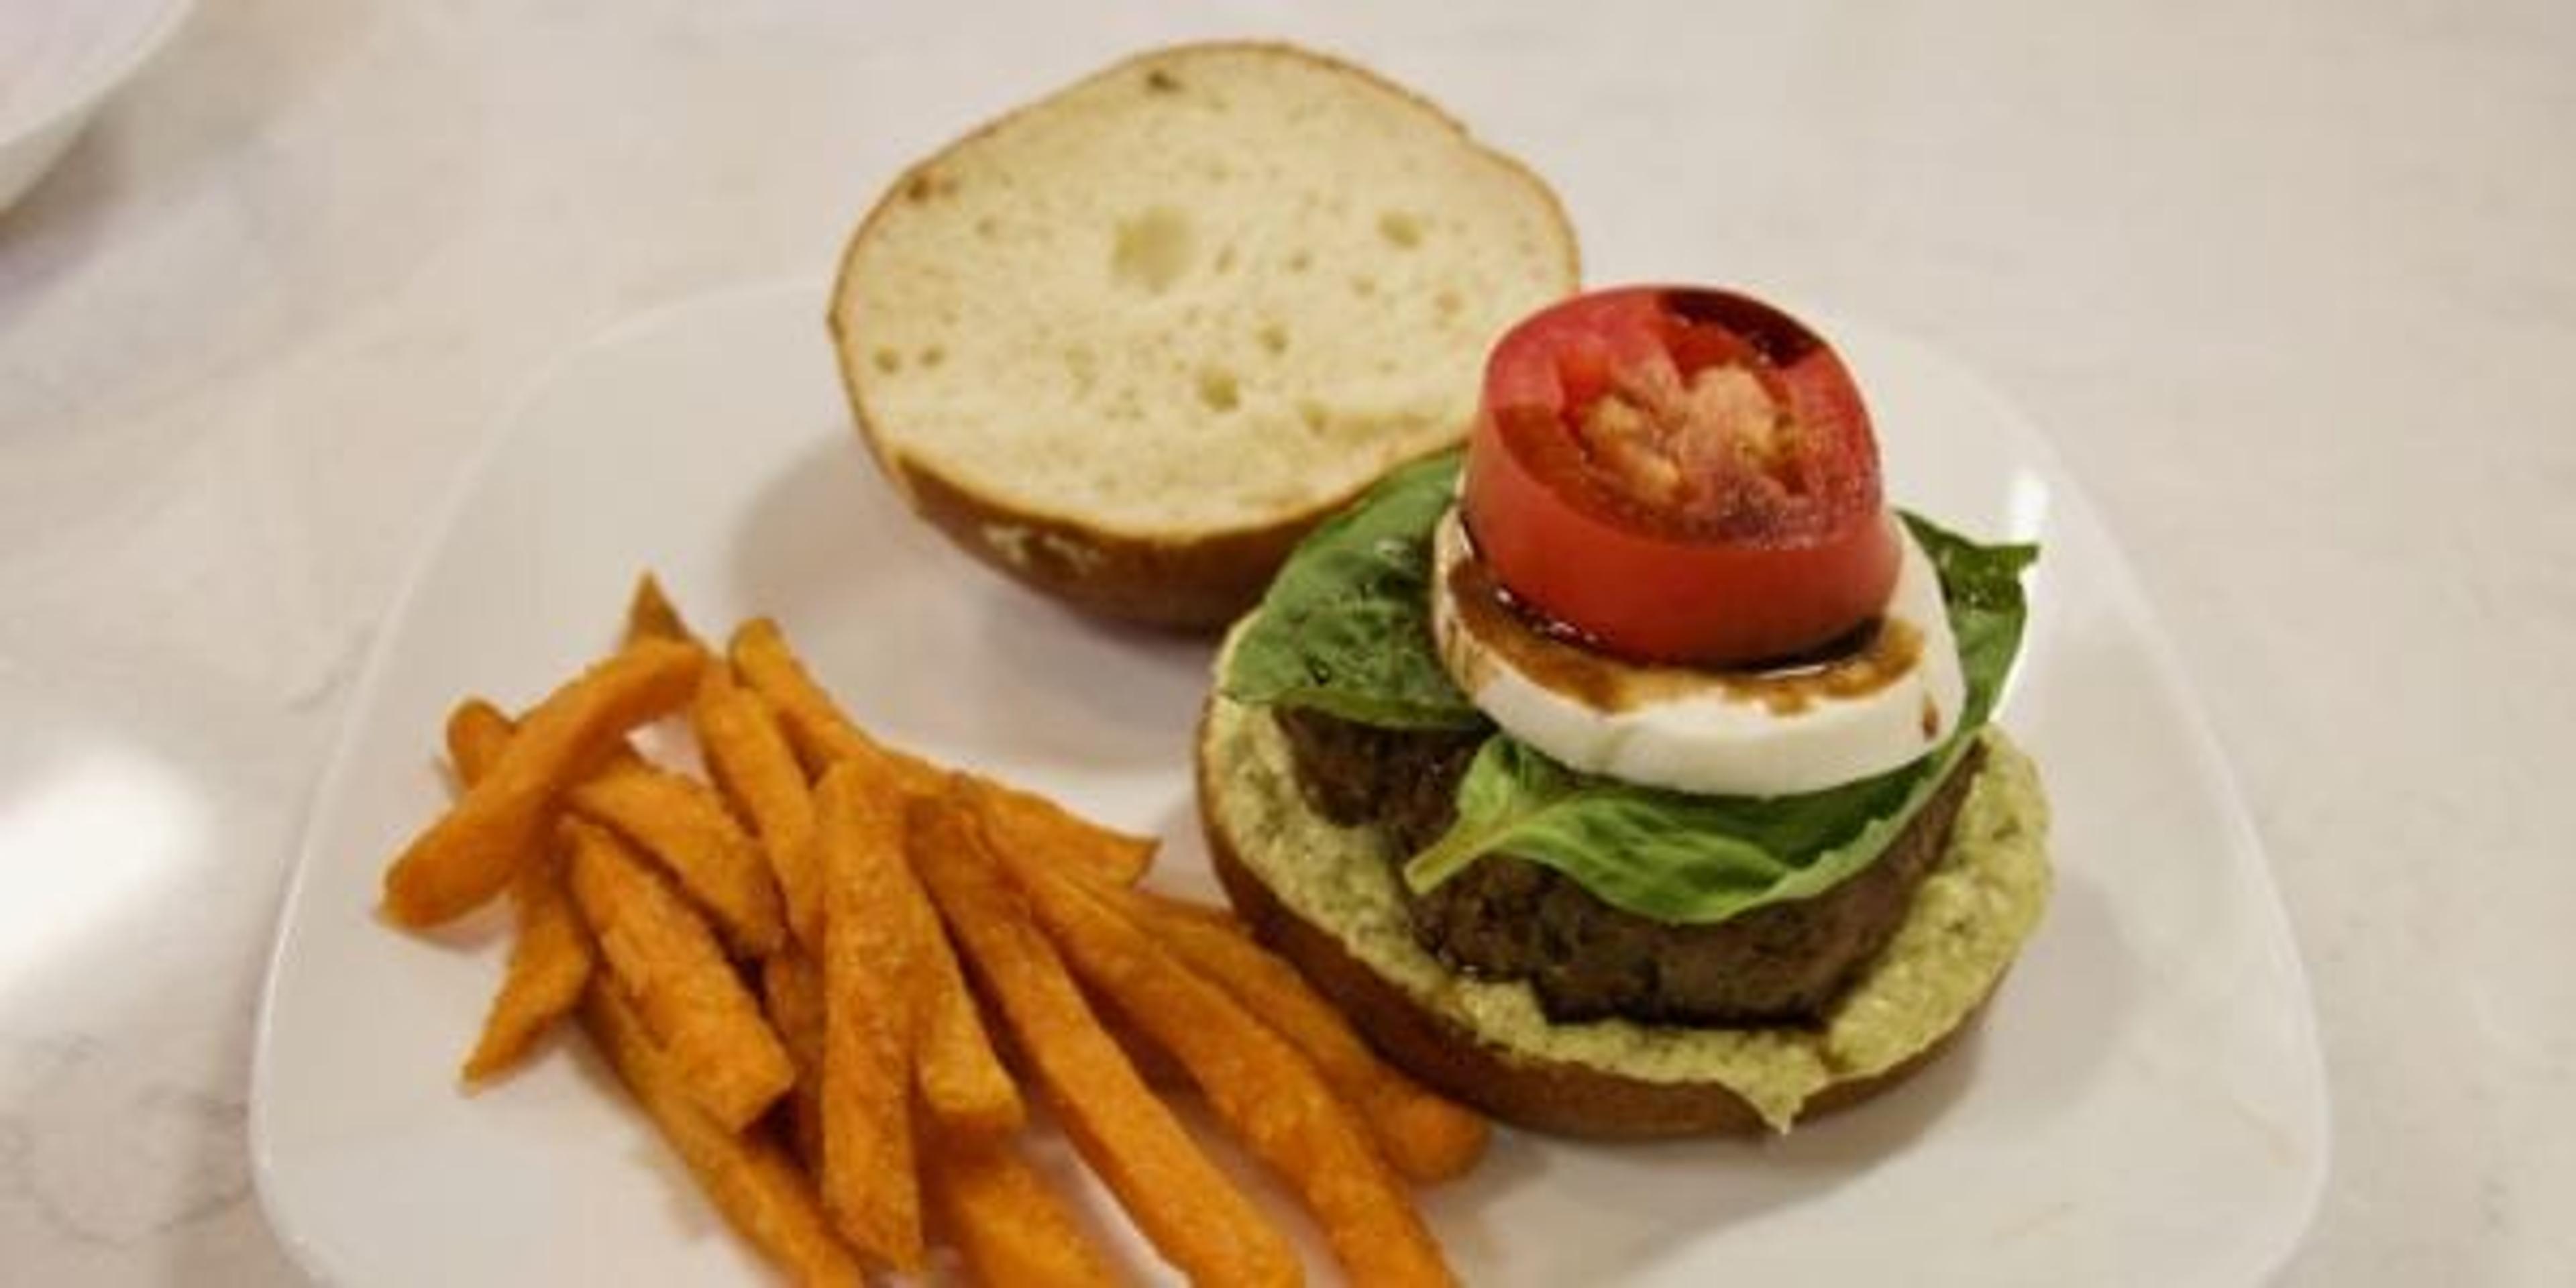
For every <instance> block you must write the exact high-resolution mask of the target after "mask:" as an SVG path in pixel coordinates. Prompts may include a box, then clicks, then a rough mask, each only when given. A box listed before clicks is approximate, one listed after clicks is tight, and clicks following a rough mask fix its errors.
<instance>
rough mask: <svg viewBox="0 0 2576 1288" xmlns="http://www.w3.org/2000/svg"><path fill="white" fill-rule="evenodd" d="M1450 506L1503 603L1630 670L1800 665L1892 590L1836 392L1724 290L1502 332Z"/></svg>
mask: <svg viewBox="0 0 2576 1288" xmlns="http://www.w3.org/2000/svg"><path fill="white" fill-rule="evenodd" d="M1461 504H1462V508H1463V510H1464V514H1465V519H1466V524H1467V532H1468V535H1469V537H1470V538H1471V539H1472V540H1473V542H1474V544H1475V547H1476V551H1477V554H1478V556H1479V557H1480V558H1482V559H1484V560H1485V561H1486V563H1487V565H1488V566H1489V567H1490V568H1491V569H1492V571H1493V574H1494V577H1495V580H1497V581H1499V582H1500V583H1502V585H1503V587H1504V589H1506V590H1507V591H1509V592H1510V593H1511V596H1512V598H1513V599H1514V600H1516V601H1518V602H1519V603H1520V605H1521V606H1523V607H1524V608H1526V609H1529V610H1532V611H1535V612H1537V613H1539V614H1541V615H1543V616H1545V617H1546V618H1548V619H1550V621H1551V622H1552V623H1554V624H1556V625H1559V626H1561V627H1564V628H1566V629H1569V630H1571V631H1572V632H1574V633H1575V634H1578V635H1580V636H1583V637H1585V638H1586V639H1587V640H1589V641H1590V642H1591V643H1592V645H1593V646H1594V647H1596V648H1599V649H1601V650H1602V651H1604V652H1608V653H1613V654H1617V655H1620V656H1623V657H1629V658H1634V659H1638V660H1641V661H1656V662H1678V663H1689V664H1694V665H1702V666H1712V667H1741V666H1748V665H1755V664H1760V663H1764V662H1770V661H1776V660H1780V659H1784V658H1790V657H1795V656H1797V655H1799V654H1802V653H1807V652H1810V651H1812V650H1815V649H1817V648H1819V647H1822V646H1824V645H1826V644H1829V643H1831V642H1833V641H1834V640H1836V639H1837V638H1839V637H1841V636H1843V635H1846V634H1848V633H1849V632H1851V631H1852V630H1854V629H1855V628H1857V627H1859V626H1860V625H1861V624H1862V623H1864V622H1866V621H1868V620H1869V619H1870V618H1872V617H1874V616H1876V615H1877V614H1878V613H1879V611H1880V610H1881V609H1883V608H1884V607H1885V606H1886V603H1887V597H1888V593H1889V592H1890V591H1891V590H1893V589H1894V588H1895V585H1896V567H1897V558H1898V545H1897V540H1896V530H1895V527H1894V526H1893V523H1892V521H1891V519H1890V517H1889V516H1888V514H1887V512H1886V507H1885V505H1884V502H1883V501H1882V499H1881V496H1880V491H1879V475H1878V444H1877V442H1876V440H1875V439H1873V438H1872V437H1871V435H1870V426H1869V413H1868V412H1867V411H1866V410H1865V409H1864V408H1863V407H1862V405H1861V400H1860V391H1859V390H1858V389H1856V388H1855V387H1854V386H1853V384H1852V379H1851V373H1850V372H1849V371H1848V370H1846V369H1845V368H1844V367H1843V364H1842V360H1841V359H1839V358H1837V357H1835V356H1834V352H1833V350H1832V349H1831V348H1829V347H1827V346H1826V344H1825V342H1824V341H1823V340H1822V339H1819V338H1818V337H1817V336H1816V335H1815V333H1813V332H1811V331H1809V330H1808V329H1807V328H1806V327H1805V326H1803V325H1801V324H1799V323H1798V322H1797V320H1795V319H1793V318H1791V317H1789V316H1788V315H1787V314H1784V313H1782V312H1780V311H1779V310H1777V309H1774V308H1772V307H1771V306H1769V305H1767V304H1764V303H1762V302H1760V301H1758V300H1754V299H1751V298H1748V297H1746V296H1742V295H1736V294H1732V293H1729V292H1725V291H1716V290H1706V289H1700V288H1693V287H1661V286H1639V287H1624V288H1620V289H1616V290H1607V291H1596V292H1593V293H1591V294H1587V295H1579V296H1576V297H1574V298H1573V299H1570V300H1566V301H1564V302H1562V303H1560V304H1557V305H1554V306H1552V307H1550V308H1548V309H1545V310H1543V311H1541V312H1539V313H1537V314H1535V315H1533V316H1531V317H1530V318H1528V319H1527V320H1525V321H1523V322H1522V323H1521V324H1520V325H1519V326H1517V327H1515V328H1513V329H1512V330H1511V331H1510V332H1509V333H1508V334H1506V335H1505V336H1504V337H1503V339H1502V341H1501V343H1499V344H1498V345H1496V346H1495V348H1494V352H1493V356H1492V357H1491V358H1490V359H1489V360H1488V362H1487V364H1486V368H1485V396H1484V405H1483V407H1482V408H1481V409H1480V411H1479V412H1478V415H1477V419H1476V426H1475V430H1474V433H1473V435H1472V437H1471V438H1470V439H1469V443H1468V449H1467V466H1466V480H1465V483H1464V485H1463V489H1462V496H1461Z"/></svg>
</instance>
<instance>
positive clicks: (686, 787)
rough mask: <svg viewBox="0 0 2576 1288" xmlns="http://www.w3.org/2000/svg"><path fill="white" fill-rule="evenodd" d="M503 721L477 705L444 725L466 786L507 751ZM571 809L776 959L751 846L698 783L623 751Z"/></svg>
mask: <svg viewBox="0 0 2576 1288" xmlns="http://www.w3.org/2000/svg"><path fill="white" fill-rule="evenodd" d="M513 732H514V729H513V726H512V724H511V722H510V718H509V717H508V716H505V715H503V714H501V712H500V711H499V710H498V709H497V708H495V707H493V706H492V704H490V703H488V702H485V701H483V700H482V699H480V698H468V699H466V700H465V701H464V702H461V703H458V704H457V707H456V710H454V711H453V712H451V713H449V715H448V717H447V751H448V757H449V758H450V759H451V760H454V761H455V762H456V766H457V772H458V774H459V775H460V776H462V777H463V778H464V779H465V780H466V781H467V782H472V781H473V780H474V779H475V778H477V777H479V776H480V775H481V774H482V773H483V772H484V767H485V766H488V765H490V764H491V762H492V761H493V760H495V759H497V758H498V757H499V756H500V754H501V749H502V748H504V747H506V746H508V745H509V742H510V737H511V735H512V733H513ZM566 800H568V801H569V802H570V804H571V805H572V808H573V810H574V811H575V812H576V813H579V814H581V815H582V816H584V817H586V818H589V819H590V820H592V821H593V822H597V823H604V824H606V825H607V826H608V827H609V828H610V829H611V830H612V831H615V832H617V833H618V834H619V835H621V836H624V837H625V838H626V839H628V840H630V841H633V842H634V843H635V844H637V845H638V846H641V847H643V850H644V852H645V853H646V854H647V855H650V856H651V857H652V858H653V859H655V860H656V861H658V862H659V863H660V864H661V865H662V867H663V868H664V869H665V870H666V871H668V872H669V873H670V874H671V875H672V876H673V877H674V878H676V879H677V880H678V881H679V883H680V888H681V889H682V890H684V891H687V892H688V895H689V897H690V898H692V899H695V900H696V901H697V903H698V906H699V907H700V908H702V909H704V910H705V911H706V913H707V915H708V916H709V917H712V918H713V919H714V920H715V923H716V927H717V928H718V929H720V930H722V931H723V932H724V937H725V942H726V943H728V944H731V945H732V946H733V949H734V951H735V952H738V953H741V954H743V955H744V956H747V957H765V956H767V955H769V954H771V953H774V952H776V951H778V948H779V945H780V944H781V943H782V942H783V941H784V940H785V938H786V934H787V930H786V922H785V919H784V914H783V913H782V912H781V911H780V909H779V904H778V885H777V883H776V882H775V881H773V880H772V879H771V878H770V874H769V868H768V864H767V861H766V860H765V859H764V858H763V857H762V855H761V850H760V846H759V845H758V844H757V843H755V842H754V841H753V840H752V839H751V836H750V834H749V833H747V832H744V831H743V830H742V825H741V824H740V823H737V822H735V821H734V818H733V813H732V812H731V811H730V810H727V809H726V808H725V805H724V802H723V801H721V800H718V799H717V798H716V796H715V794H714V793H713V792H712V791H710V790H709V789H708V788H707V787H706V785H705V784H703V783H700V782H698V781H697V780H696V779H693V778H688V777H684V776H682V775H679V774H675V773H672V772H670V771H668V770H664V769H657V768H655V767H653V766H652V765H649V764H646V763H645V761H644V758H643V757H641V756H638V755H636V754H635V753H634V751H633V750H632V749H629V748H624V747H621V748H618V749H617V750H615V751H613V752H611V753H610V754H609V757H608V762H607V763H606V764H605V765H603V766H601V767H600V769H599V771H598V772H596V773H594V774H592V775H591V776H590V777H588V778H586V779H584V780H582V781H581V782H579V783H576V784H574V786H573V788H572V790H571V791H569V792H568V793H566Z"/></svg>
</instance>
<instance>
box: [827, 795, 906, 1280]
mask: <svg viewBox="0 0 2576 1288" xmlns="http://www.w3.org/2000/svg"><path fill="white" fill-rule="evenodd" d="M903 811H904V801H903V789H902V787H901V786H899V785H898V784H896V783H894V782H893V781H891V780H889V779H886V778H882V777H878V776H875V775H871V774H867V773H865V772H863V771H862V770H861V769H860V767H859V766H858V765H856V764H851V763H845V764H841V765H837V766H834V767H833V769H832V771H831V772H829V773H827V774H825V775H823V781H822V783H821V784H819V785H818V786H817V787H816V788H815V791H814V851H815V857H816V861H817V865H818V866H819V867H820V868H821V870H822V877H823V907H824V930H823V1178H822V1179H823V1210H824V1211H826V1212H828V1213H830V1214H831V1216H832V1222H833V1225H834V1227H835V1228H837V1229H838V1230H840V1232H841V1237H842V1238H844V1239H847V1240H849V1242H850V1244H851V1246H853V1247H855V1248H857V1249H858V1250H859V1251H860V1252H862V1253H864V1254H866V1255H867V1256H869V1257H871V1258H873V1259H875V1260H876V1261H879V1262H882V1263H884V1264H886V1265H889V1266H892V1267H894V1268H896V1269H898V1270H906V1271H909V1270H917V1269H919V1268H920V1266H921V1256H922V1237H921V1189H920V1178H919V1173H918V1172H916V1171H915V1170H914V1162H913V1140H912V1071H913V1061H912V1052H913V1035H914V1033H915V1032H916V1030H917V1028H918V1025H917V1024H916V1022H915V1019H916V1016H917V1015H918V1014H919V1011H920V1007H919V998H918V991H917V990H916V989H915V987H914V980H915V979H916V978H917V977H918V976H919V975H920V973H921V971H920V968H919V962H920V960H921V955H922V954H921V949H920V947H919V944H918V942H917V941H918V934H917V932H918V931H919V929H920V924H919V923H918V922H917V921H915V920H914V919H912V918H910V917H907V916H905V915H903V911H902V902H901V901H902V899H903V898H904V896H905V887H906V886H908V885H909V884H910V883H911V881H912V873H911V871H910V870H909V869H908V868H907V867H906V866H905V863H904V854H903V843H904V814H903Z"/></svg>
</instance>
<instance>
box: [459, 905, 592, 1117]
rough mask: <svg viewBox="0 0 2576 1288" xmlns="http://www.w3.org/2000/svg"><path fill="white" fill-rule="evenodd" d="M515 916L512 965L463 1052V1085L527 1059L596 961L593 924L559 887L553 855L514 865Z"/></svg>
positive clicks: (576, 996) (575, 1000)
mask: <svg viewBox="0 0 2576 1288" xmlns="http://www.w3.org/2000/svg"><path fill="white" fill-rule="evenodd" d="M510 901H511V903H512V904H514V905H516V911H517V915H518V923H519V924H518V932H517V937H516V938H515V939H513V940H511V941H510V965H509V968H508V970H507V972H506V973H504V974H503V975H502V977H501V987H500V989H499V990H498V991H496V992H494V993H493V994H492V1009H491V1011H490V1012H489V1013H488V1014H486V1015H485V1016H484V1019H483V1034H482V1036H481V1037H480V1038H478V1039H477V1040H476V1041H475V1043H474V1053H473V1054H472V1055H470V1056H467V1057H466V1060H465V1070H464V1076H465V1081H466V1082H468V1083H477V1082H482V1081H485V1080H487V1079H489V1078H491V1077H493V1076H495V1075H497V1074H500V1073H503V1072H506V1071H508V1070H509V1068H510V1067H511V1066H513V1065H515V1064H517V1063H518V1062H519V1061H520V1060H521V1059H522V1058H524V1057H525V1056H526V1055H527V1053H528V1050H529V1048H531V1047H533V1046H535V1045H536V1041H537V1039H538V1038H540V1037H542V1036H544V1035H545V1031H546V1029H547V1028H548V1027H550V1026H551V1025H553V1024H554V1022H555V1021H556V1020H559V1019H561V1018H563V1017H564V1016H566V1015H568V1014H570V1013H571V1012H572V1009H573V1008H574V1007H576V1006H578V1005H580V1004H581V993H582V989H583V988H584V987H585V986H587V985H588V984H589V983H590V975H591V971H592V970H593V969H594V968H595V967H596V966H597V964H598V954H597V950H596V949H594V948H593V947H592V946H591V942H590V929H589V928H588V927H586V926H584V925H582V924H581V916H580V914H579V913H577V912H575V911H574V910H573V906H572V898H571V896H569V895H567V894H565V893H564V888H563V872H562V862H561V860H560V859H558V858H556V857H555V856H553V855H547V856H545V857H542V858H539V859H538V860H536V861H535V862H533V863H530V864H528V865H527V866H526V867H523V868H521V869H520V870H519V875H518V876H516V877H514V878H512V879H511V881H510Z"/></svg>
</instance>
